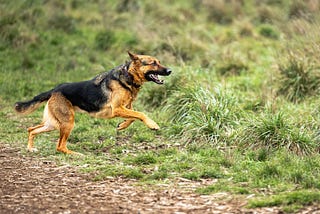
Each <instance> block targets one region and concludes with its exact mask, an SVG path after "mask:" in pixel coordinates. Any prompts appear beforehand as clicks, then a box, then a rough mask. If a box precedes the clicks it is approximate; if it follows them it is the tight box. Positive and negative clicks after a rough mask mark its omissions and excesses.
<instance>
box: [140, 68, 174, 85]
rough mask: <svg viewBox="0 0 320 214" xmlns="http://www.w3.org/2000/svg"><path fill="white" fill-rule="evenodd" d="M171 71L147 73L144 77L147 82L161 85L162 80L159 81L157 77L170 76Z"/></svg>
mask: <svg viewBox="0 0 320 214" xmlns="http://www.w3.org/2000/svg"><path fill="white" fill-rule="evenodd" d="M171 72H172V71H171V69H169V68H164V69H162V70H160V71H149V72H148V73H147V74H146V75H145V77H146V79H147V80H148V81H152V82H155V83H157V84H163V83H164V80H160V79H159V76H169V75H170V74H171Z"/></svg>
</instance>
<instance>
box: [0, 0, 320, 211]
mask: <svg viewBox="0 0 320 214" xmlns="http://www.w3.org/2000/svg"><path fill="white" fill-rule="evenodd" d="M319 12H320V3H318V1H313V0H308V1H298V0H294V1H289V0H283V1H280V0H263V1H253V0H252V1H251V0H250V1H236V0H232V1H224V0H213V1H206V0H202V1H196V0H193V1H184V0H178V1H168V0H165V1H158V2H154V1H142V0H141V1H127V0H121V1H115V0H114V1H102V0H94V1H76V0H67V1H59V0H51V1H45V0H43V1H41V0H34V1H10V0H3V1H1V2H0V14H1V16H0V65H1V66H0V69H1V72H0V106H1V112H0V114H1V117H0V120H1V121H0V122H1V123H0V124H1V125H0V142H1V143H6V144H11V145H12V146H17V147H20V148H21V149H22V151H24V152H25V151H26V150H25V148H26V141H27V132H26V128H27V127H29V126H32V125H34V124H36V123H38V122H40V120H41V117H42V116H41V114H42V110H43V108H41V109H39V110H38V111H36V112H34V113H33V114H31V115H28V116H26V117H20V116H17V115H16V114H15V113H14V111H13V108H12V107H13V104H14V102H16V101H20V100H26V99H30V98H32V97H33V96H34V95H36V94H38V93H40V92H42V91H45V90H47V89H50V88H51V87H54V86H55V85H57V84H59V83H62V82H71V81H80V80H85V79H90V78H92V77H93V76H95V75H96V74H98V73H101V72H103V71H105V70H110V69H112V68H113V67H115V66H117V65H119V64H121V63H123V62H125V61H126V60H128V56H127V55H126V51H127V50H131V51H132V52H135V53H139V54H148V55H153V56H156V57H157V58H159V59H160V60H161V62H162V64H164V65H167V66H168V67H170V68H171V69H172V70H173V73H172V75H171V76H169V77H167V78H166V83H165V85H161V86H159V85H155V84H153V83H146V84H145V86H144V88H143V89H142V90H141V94H139V99H138V101H137V102H136V104H135V108H136V109H138V110H140V111H143V112H146V114H148V115H149V116H150V117H151V118H153V119H154V120H155V121H156V122H157V123H158V124H159V125H160V127H161V130H160V131H157V132H153V131H151V130H148V129H147V127H145V126H144V125H143V124H142V123H140V122H135V123H134V124H133V125H131V126H130V127H129V128H128V129H126V130H124V131H121V132H117V131H116V130H115V127H116V125H117V124H118V123H119V122H120V121H121V120H120V119H114V120H108V121H106V120H100V119H95V118H89V116H88V115H85V114H78V115H77V118H76V126H75V128H74V130H73V132H72V135H71V137H70V139H69V145H70V148H71V149H73V150H75V151H78V152H82V153H84V154H85V157H84V158H79V157H71V156H65V155H63V154H58V153H56V151H55V142H56V139H57V137H58V133H57V132H53V133H48V134H42V135H41V136H39V137H37V138H36V146H37V147H38V149H39V151H40V153H38V154H29V155H35V156H46V157H50V158H53V159H55V160H57V161H61V163H65V162H67V163H69V164H73V165H78V166H79V167H80V168H82V169H83V171H85V172H94V174H95V175H96V177H95V179H105V178H107V177H109V176H123V177H127V178H134V179H137V180H138V181H139V182H140V183H141V184H147V183H148V184H150V185H156V184H157V183H168V182H172V181H174V180H176V179H178V178H180V177H182V178H185V179H190V180H194V181H201V180H202V179H211V180H212V181H215V182H214V184H213V185H211V186H203V188H199V189H197V190H196V192H198V193H199V194H211V193H215V192H221V191H224V192H225V191H226V192H230V193H232V194H235V195H239V197H240V195H245V196H246V195H254V197H253V198H252V199H251V201H250V202H249V206H250V207H259V206H282V207H283V210H284V211H288V212H290V211H295V210H298V209H299V208H300V207H302V206H305V205H310V204H312V203H319V201H320V194H319V189H320V155H319V148H320V147H319V141H320V140H319V126H320V116H319V115H320V114H319V111H320V109H319V104H320V98H319V85H320V75H319V72H320V69H319V68H320V45H319V44H320V41H319V40H320V25H319V23H320V22H319V18H320V15H319V14H320V13H319Z"/></svg>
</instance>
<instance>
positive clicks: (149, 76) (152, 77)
mask: <svg viewBox="0 0 320 214" xmlns="http://www.w3.org/2000/svg"><path fill="white" fill-rule="evenodd" d="M146 79H147V80H148V81H153V82H155V83H157V84H163V83H164V80H161V79H159V75H158V74H155V73H147V74H146Z"/></svg>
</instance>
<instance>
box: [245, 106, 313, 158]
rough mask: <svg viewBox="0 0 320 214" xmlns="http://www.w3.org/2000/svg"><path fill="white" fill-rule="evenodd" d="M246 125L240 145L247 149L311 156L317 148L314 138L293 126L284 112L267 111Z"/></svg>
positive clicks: (249, 120) (251, 119)
mask: <svg viewBox="0 0 320 214" xmlns="http://www.w3.org/2000/svg"><path fill="white" fill-rule="evenodd" d="M250 117H251V116H250ZM245 123H246V125H245V127H244V130H243V133H242V135H243V136H242V137H241V139H240V144H241V146H243V147H244V148H246V149H247V148H254V149H262V148H265V149H267V150H279V149H283V148H284V149H287V150H289V151H291V152H294V153H297V154H310V153H312V152H315V150H316V148H317V144H316V142H314V139H313V137H312V136H311V135H310V134H309V133H308V132H307V131H306V130H304V129H302V128H301V129H299V128H298V127H296V126H295V125H294V124H291V123H290V122H289V118H287V117H286V116H285V114H283V113H282V112H278V113H272V112H271V111H266V112H263V113H261V114H259V115H257V116H255V117H253V118H250V119H248V120H247V121H246V122H245Z"/></svg>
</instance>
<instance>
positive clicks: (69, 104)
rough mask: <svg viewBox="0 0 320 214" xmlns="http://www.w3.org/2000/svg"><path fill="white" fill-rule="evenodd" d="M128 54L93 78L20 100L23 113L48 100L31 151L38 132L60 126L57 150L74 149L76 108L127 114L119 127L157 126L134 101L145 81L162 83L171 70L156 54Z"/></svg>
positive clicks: (101, 115) (18, 108) (32, 130)
mask: <svg viewBox="0 0 320 214" xmlns="http://www.w3.org/2000/svg"><path fill="white" fill-rule="evenodd" d="M128 54H129V57H130V59H131V60H130V61H129V62H127V63H125V64H123V65H120V66H118V67H116V68H114V69H112V70H111V71H109V72H105V73H102V74H100V75H98V76H96V77H94V78H93V79H91V80H88V81H82V82H74V83H63V84H60V85H58V86H56V87H55V88H53V89H51V90H49V91H47V92H43V93H41V94H39V95H37V96H35V97H34V98H33V99H32V100H29V101H25V102H17V103H16V104H15V110H16V111H17V112H18V113H21V114H28V113H31V112H33V111H34V110H35V109H37V108H38V107H39V106H40V104H42V103H43V102H46V101H47V104H46V106H45V108H44V113H43V120H42V122H41V123H40V124H39V125H37V126H33V127H30V128H28V132H29V136H28V151H30V152H34V151H37V149H36V148H34V138H35V136H36V135H37V134H40V133H42V132H49V131H53V130H59V131H60V138H59V140H58V143H57V147H56V149H57V151H59V152H63V153H66V154H72V153H75V152H73V151H71V150H69V149H68V148H67V139H68V137H69V135H70V133H71V131H72V129H73V127H74V115H75V112H76V111H80V112H86V113H88V114H89V115H91V116H93V117H97V118H105V119H110V118H115V117H122V118H125V120H124V121H123V122H122V123H120V124H119V125H118V128H117V129H118V130H122V129H125V128H127V127H128V126H129V125H130V124H131V123H132V122H133V121H135V120H141V121H142V122H143V123H145V125H146V126H147V127H149V128H150V129H153V130H158V129H159V126H158V124H157V123H156V122H154V121H153V120H152V119H150V118H149V117H148V116H146V115H145V114H144V113H141V112H138V111H134V110H133V105H132V103H133V101H134V100H135V99H136V98H137V95H138V92H139V90H140V89H141V86H142V85H143V83H145V82H147V81H152V82H155V83H157V84H163V82H164V81H163V80H160V79H159V76H168V75H170V73H171V70H170V69H169V68H167V67H165V66H163V65H161V64H160V61H159V60H158V59H156V58H154V57H151V56H146V55H137V54H132V53H130V52H128Z"/></svg>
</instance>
